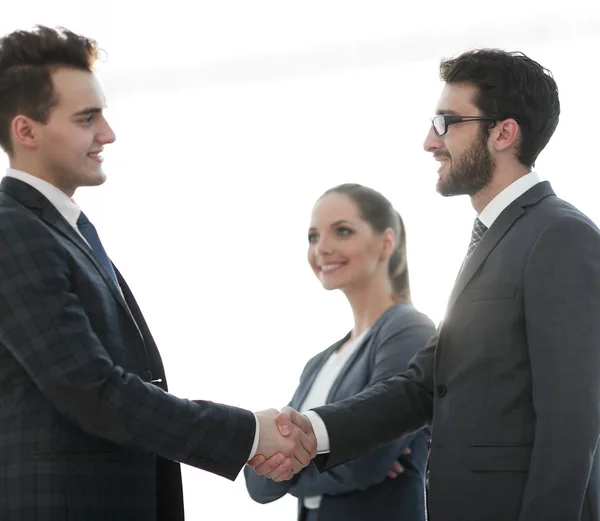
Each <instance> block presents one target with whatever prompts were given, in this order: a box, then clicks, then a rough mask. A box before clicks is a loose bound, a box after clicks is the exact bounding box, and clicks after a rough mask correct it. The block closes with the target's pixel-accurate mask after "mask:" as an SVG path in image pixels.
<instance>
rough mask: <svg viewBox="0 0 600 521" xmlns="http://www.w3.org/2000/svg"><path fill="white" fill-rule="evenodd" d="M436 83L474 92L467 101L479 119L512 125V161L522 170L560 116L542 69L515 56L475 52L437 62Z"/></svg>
mask: <svg viewBox="0 0 600 521" xmlns="http://www.w3.org/2000/svg"><path fill="white" fill-rule="evenodd" d="M440 78H441V79H442V80H443V81H445V82H446V83H470V84H472V85H474V86H475V87H477V95H476V97H475V99H474V100H473V102H474V103H475V105H476V106H477V108H479V110H480V111H481V113H482V114H483V115H486V116H490V117H492V118H495V119H496V120H498V121H500V120H503V119H508V118H513V119H514V120H516V122H517V123H518V124H519V128H520V130H521V139H520V142H519V143H518V145H519V146H518V151H517V159H518V160H519V161H520V162H521V163H522V164H523V165H525V166H527V167H528V168H531V167H533V166H534V165H535V161H536V159H537V157H538V155H539V154H540V152H541V151H542V150H543V149H544V147H545V146H546V145H547V144H548V141H550V138H551V137H552V134H554V131H555V130H556V126H557V125H558V118H559V116H560V102H559V99H558V87H557V86H556V82H555V81H554V78H553V77H552V73H551V72H550V71H549V70H548V69H546V68H544V67H542V66H541V65H540V64H539V63H537V62H535V61H533V60H532V59H531V58H528V57H527V56H525V54H523V53H521V52H506V51H502V50H500V49H475V50H471V51H468V52H465V53H463V54H461V55H460V56H458V57H456V58H451V59H448V60H442V62H441V64H440Z"/></svg>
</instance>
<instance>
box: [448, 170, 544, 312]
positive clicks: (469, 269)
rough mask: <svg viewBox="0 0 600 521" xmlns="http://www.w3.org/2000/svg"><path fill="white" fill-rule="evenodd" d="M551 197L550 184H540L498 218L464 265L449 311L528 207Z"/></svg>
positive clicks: (518, 199) (449, 304)
mask: <svg viewBox="0 0 600 521" xmlns="http://www.w3.org/2000/svg"><path fill="white" fill-rule="evenodd" d="M549 195H554V192H553V191H552V187H551V186H550V183H548V182H546V181H545V182H541V183H538V184H537V185H535V186H533V187H532V188H530V189H529V190H527V192H525V193H524V194H523V195H521V196H520V197H518V198H517V199H516V200H515V201H513V202H512V203H511V204H509V205H508V206H507V207H506V209H505V210H504V211H503V212H502V213H501V214H500V215H499V216H498V218H497V219H496V220H495V221H494V222H493V224H492V226H491V227H490V229H489V230H488V231H487V232H486V233H485V235H484V236H483V238H482V239H481V242H480V243H479V244H478V245H477V248H475V251H474V252H473V253H472V254H471V256H470V257H469V258H468V259H467V260H466V262H465V263H464V264H463V266H462V269H461V271H460V273H459V274H458V277H457V279H456V283H455V284H454V288H453V289H452V293H451V294H450V299H449V300H448V307H447V310H448V311H450V310H451V309H452V306H454V304H455V303H456V300H457V299H458V297H459V296H460V294H461V293H462V292H463V290H464V289H465V287H466V286H467V284H468V283H469V281H470V280H471V279H472V278H473V275H475V273H477V270H479V268H480V267H481V265H482V264H483V262H484V261H485V259H486V258H487V257H488V255H489V254H490V253H491V252H492V251H493V250H494V248H495V247H496V245H497V244H498V243H499V242H500V240H501V239H502V237H504V235H505V234H506V232H508V230H510V228H511V227H512V225H513V224H514V223H515V222H516V221H517V220H518V219H519V218H520V217H521V216H523V215H525V214H526V210H527V207H528V206H532V205H535V204H537V203H538V202H539V201H541V200H542V199H543V198H545V197H547V196H549Z"/></svg>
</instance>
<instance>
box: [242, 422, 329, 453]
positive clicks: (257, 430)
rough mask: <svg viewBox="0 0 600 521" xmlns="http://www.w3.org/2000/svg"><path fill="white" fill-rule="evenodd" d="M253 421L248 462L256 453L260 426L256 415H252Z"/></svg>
mask: <svg viewBox="0 0 600 521" xmlns="http://www.w3.org/2000/svg"><path fill="white" fill-rule="evenodd" d="M252 414H254V413H252ZM319 419H320V418H319ZM254 421H255V422H256V430H255V431H254V443H253V444H252V450H251V451H250V456H248V461H250V460H251V459H252V458H253V457H254V456H255V454H256V451H257V449H258V438H259V437H260V424H259V423H258V418H257V417H256V414H254Z"/></svg>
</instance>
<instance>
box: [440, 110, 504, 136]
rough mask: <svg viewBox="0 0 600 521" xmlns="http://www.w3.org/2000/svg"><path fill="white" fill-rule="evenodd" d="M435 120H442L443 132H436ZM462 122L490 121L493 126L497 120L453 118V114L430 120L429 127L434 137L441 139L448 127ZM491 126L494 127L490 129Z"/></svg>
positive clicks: (476, 117)
mask: <svg viewBox="0 0 600 521" xmlns="http://www.w3.org/2000/svg"><path fill="white" fill-rule="evenodd" d="M436 119H442V120H443V121H444V132H442V133H439V132H438V129H437V128H436V126H435V120H436ZM464 121H492V122H493V123H494V124H495V123H496V122H497V121H498V119H497V118H491V117H489V116H455V115H453V114H438V115H436V116H434V117H433V118H432V119H431V126H432V128H433V131H434V132H435V135H436V136H438V137H441V136H443V135H445V134H446V133H447V132H448V127H449V126H450V125H454V123H463V122H464ZM493 126H494V125H492V127H493Z"/></svg>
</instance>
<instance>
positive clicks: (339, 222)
mask: <svg viewBox="0 0 600 521" xmlns="http://www.w3.org/2000/svg"><path fill="white" fill-rule="evenodd" d="M344 223H348V224H352V223H351V222H350V221H346V220H345V219H340V220H339V221H335V222H334V223H331V228H335V227H336V226H339V225H340V224H344ZM316 229H317V228H316V227H314V226H311V227H310V228H309V229H308V231H309V232H310V231H313V230H316Z"/></svg>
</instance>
